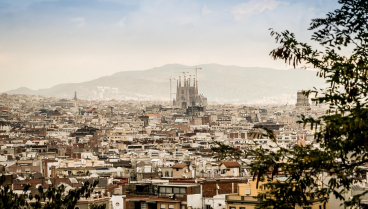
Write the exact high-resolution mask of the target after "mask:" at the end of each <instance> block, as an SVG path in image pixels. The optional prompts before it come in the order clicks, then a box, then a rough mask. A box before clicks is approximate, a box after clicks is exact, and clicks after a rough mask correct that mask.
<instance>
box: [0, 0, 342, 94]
mask: <svg viewBox="0 0 368 209" xmlns="http://www.w3.org/2000/svg"><path fill="white" fill-rule="evenodd" d="M335 8H338V4H337V0H242V1H241V0H231V1H229V0H222V1H217V0H204V1H199V0H0V92H3V91H7V90H10V89H14V88H19V87H22V86H25V87H29V88H31V89H40V88H49V87H51V86H54V85H56V84H60V83H70V82H82V81H88V80H91V79H94V78H98V77H101V76H106V75H111V74H113V73H115V72H119V71H127V70H145V69H149V68H153V67H159V66H162V65H165V64H170V63H179V64H185V65H196V64H207V63H218V64H224V65H238V66H244V67H253V66H257V67H271V68H276V69H285V65H284V64H283V63H282V62H277V61H273V60H271V58H269V57H268V53H269V51H271V50H272V49H273V48H274V47H275V46H276V44H275V42H274V40H273V38H271V37H270V36H269V31H268V29H269V28H274V29H275V30H277V31H282V30H285V29H288V30H290V31H291V32H294V33H295V34H296V36H297V38H299V39H300V40H305V41H308V40H309V38H310V34H311V32H310V31H307V28H308V26H309V23H310V20H311V19H312V18H316V17H324V16H325V14H326V13H327V12H329V11H333V10H334V9H335Z"/></svg>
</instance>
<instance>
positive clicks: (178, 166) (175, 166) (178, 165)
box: [172, 164, 187, 168]
mask: <svg viewBox="0 0 368 209" xmlns="http://www.w3.org/2000/svg"><path fill="white" fill-rule="evenodd" d="M186 166H187V164H175V165H173V166H172V168H185V167H186Z"/></svg>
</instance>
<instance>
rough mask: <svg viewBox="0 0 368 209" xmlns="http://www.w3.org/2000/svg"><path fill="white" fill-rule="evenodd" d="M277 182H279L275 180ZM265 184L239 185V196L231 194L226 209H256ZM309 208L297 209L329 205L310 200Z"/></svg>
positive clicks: (298, 207) (320, 208) (305, 207)
mask: <svg viewBox="0 0 368 209" xmlns="http://www.w3.org/2000/svg"><path fill="white" fill-rule="evenodd" d="M275 181H278V180H277V179H275ZM263 184H264V182H259V185H258V188H257V182H256V181H252V180H249V182H248V183H247V184H238V194H230V195H227V196H226V209H254V208H255V207H256V206H257V204H260V203H261V202H262V199H260V198H257V196H258V194H259V193H261V192H262V191H263V189H262V188H263V186H262V185H263ZM310 203H311V204H310V205H308V206H303V207H300V206H296V209H328V208H329V205H328V203H322V202H320V199H315V200H310Z"/></svg>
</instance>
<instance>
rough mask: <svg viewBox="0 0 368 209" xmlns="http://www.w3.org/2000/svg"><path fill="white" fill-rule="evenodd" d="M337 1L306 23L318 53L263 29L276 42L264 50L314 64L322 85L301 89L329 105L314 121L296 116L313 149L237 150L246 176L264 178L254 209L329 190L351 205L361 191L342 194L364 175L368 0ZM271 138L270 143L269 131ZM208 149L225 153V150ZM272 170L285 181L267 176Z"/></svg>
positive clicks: (302, 202)
mask: <svg viewBox="0 0 368 209" xmlns="http://www.w3.org/2000/svg"><path fill="white" fill-rule="evenodd" d="M339 3H340V4H341V8H339V9H336V10H335V11H333V12H330V13H328V14H327V16H326V17H325V18H317V19H313V20H312V22H311V26H310V28H309V30H312V31H314V32H313V35H312V40H313V41H315V42H317V43H319V44H320V45H321V46H322V48H323V50H316V49H313V47H312V46H311V45H309V44H307V43H303V42H299V41H297V39H296V38H295V35H294V34H293V33H291V32H289V31H284V32H281V33H278V32H275V31H274V30H273V29H270V30H271V36H274V37H275V40H276V42H277V43H279V44H280V45H281V46H280V47H278V48H276V49H274V50H272V51H271V53H270V56H271V57H272V58H273V59H275V60H278V59H281V60H284V61H285V63H287V64H290V65H292V66H293V67H297V66H298V65H301V64H303V65H304V67H305V68H307V67H312V68H315V69H318V73H317V76H319V77H322V78H325V80H326V83H327V84H329V85H328V87H326V88H325V89H319V90H318V89H316V88H314V89H312V90H308V91H305V92H304V94H305V95H306V96H314V98H312V101H313V103H316V104H326V105H328V110H327V112H326V115H325V116H322V117H320V118H318V119H314V118H309V117H304V116H303V117H302V120H301V121H300V123H302V124H303V125H304V127H305V126H310V129H311V130H313V131H314V133H315V134H314V136H315V139H314V140H315V141H314V143H318V144H319V145H320V148H316V147H315V146H312V145H310V146H296V147H294V148H293V149H285V148H282V147H278V148H277V151H275V152H271V151H270V150H267V149H262V148H259V149H257V150H247V151H245V152H244V153H243V155H244V156H247V155H252V156H256V160H255V162H254V163H252V164H251V165H250V166H251V169H252V172H253V174H254V177H253V178H256V179H257V180H258V181H266V182H267V183H266V184H265V185H264V187H265V188H266V189H267V190H264V192H263V193H262V194H260V195H259V197H261V198H263V200H264V201H263V202H262V203H261V204H260V205H258V207H260V208H268V207H272V208H295V206H297V205H299V206H306V205H309V204H310V202H309V200H310V199H316V198H317V199H319V200H320V201H321V202H327V201H328V197H329V195H330V194H333V195H334V196H335V197H336V198H338V199H340V200H342V201H343V202H344V204H345V205H346V206H354V205H355V206H357V205H359V204H360V198H361V196H363V195H364V194H366V193H367V191H365V192H363V193H362V194H359V195H355V196H354V197H353V198H351V199H345V197H344V194H345V193H346V192H347V191H349V190H350V189H351V187H352V185H353V184H354V183H356V182H359V181H360V180H359V178H357V177H361V176H362V175H363V174H365V172H366V171H364V170H362V169H360V168H359V166H362V165H364V164H366V163H367V162H368V152H367V150H368V108H367V106H368V103H367V99H368V98H367V93H368V83H367V81H368V78H367V74H368V57H367V53H368V13H367V12H368V1H366V0H339ZM270 138H271V139H272V140H274V141H275V142H276V140H275V137H274V136H271V137H270ZM220 148H221V147H220ZM222 148H224V147H222ZM215 152H217V153H226V149H222V150H221V149H218V150H215ZM218 156H220V157H223V156H226V155H224V154H218ZM326 174H330V177H328V178H327V177H326ZM276 175H282V176H286V177H287V178H286V180H285V181H282V182H281V181H273V177H274V176H276ZM323 180H325V181H323ZM323 182H324V183H323Z"/></svg>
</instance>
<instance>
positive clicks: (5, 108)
mask: <svg viewBox="0 0 368 209" xmlns="http://www.w3.org/2000/svg"><path fill="white" fill-rule="evenodd" d="M0 110H1V111H3V110H4V111H5V110H10V109H9V108H8V107H3V108H0Z"/></svg>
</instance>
